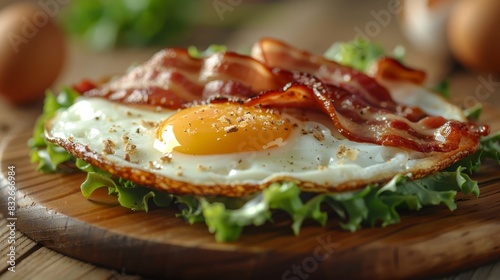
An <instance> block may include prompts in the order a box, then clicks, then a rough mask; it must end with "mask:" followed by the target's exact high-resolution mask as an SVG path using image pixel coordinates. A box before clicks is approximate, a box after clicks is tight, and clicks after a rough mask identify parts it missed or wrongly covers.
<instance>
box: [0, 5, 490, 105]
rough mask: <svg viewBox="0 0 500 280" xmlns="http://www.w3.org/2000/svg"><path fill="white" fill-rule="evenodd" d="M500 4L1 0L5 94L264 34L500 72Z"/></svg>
mask: <svg viewBox="0 0 500 280" xmlns="http://www.w3.org/2000/svg"><path fill="white" fill-rule="evenodd" d="M499 3H500V1H496V0H474V1H471V0H364V1H363V0H359V1H348V0H331V1H322V0H313V1H298V0H211V1H194V0H183V1H174V0H142V1H135V0H33V1H14V0H0V93H1V95H3V96H4V99H5V97H7V99H8V100H13V101H14V103H15V104H23V103H29V102H30V101H33V100H37V99H39V97H40V96H41V95H42V94H40V93H42V92H43V90H44V89H45V88H47V87H50V86H52V87H57V86H60V85H62V84H71V83H75V82H78V81H79V80H81V79H82V78H89V79H99V78H100V77H102V76H104V75H110V74H116V73H121V72H123V71H124V70H125V69H127V68H128V67H129V66H130V65H131V64H134V63H141V62H143V61H145V60H147V59H148V58H149V57H150V56H151V55H152V54H153V53H154V52H156V51H158V50H160V49H161V48H165V47H173V46H176V47H187V46H191V45H194V46H196V47H198V48H200V49H203V48H205V47H207V46H208V45H210V44H214V43H215V44H224V45H227V46H228V47H229V49H231V50H235V51H240V52H248V51H249V49H250V47H251V45H252V44H253V42H255V41H256V40H258V39H259V38H261V37H264V36H271V37H276V38H279V39H282V40H285V41H287V42H289V43H291V44H294V45H296V46H298V47H301V48H304V49H307V50H309V51H311V52H314V53H320V54H321V53H324V52H325V50H327V49H328V47H329V46H330V45H331V44H332V43H334V42H337V41H349V40H352V39H354V38H362V39H365V40H370V41H376V42H378V43H379V44H381V45H382V46H383V47H384V48H385V49H386V50H388V51H390V50H393V49H394V48H395V47H396V46H402V47H404V50H405V53H406V60H405V61H406V64H407V65H409V66H411V67H415V68H420V69H424V70H426V71H427V72H428V79H427V82H428V83H429V84H437V83H439V82H440V81H442V80H443V79H444V78H445V77H447V76H448V75H449V74H450V73H451V72H452V71H454V70H456V69H462V68H461V67H465V68H466V69H467V70H468V71H474V72H478V73H488V74H489V73H499V72H500V61H499V60H500V54H499V53H498V50H499V49H500V43H499V42H500V39H499V37H498V36H496V35H493V34H496V33H497V30H498V28H496V27H500V24H499V23H498V20H497V18H499V17H498V16H499V15H500V4H499ZM495 25H496V26H495ZM457 61H458V63H457ZM22 85H26V86H22ZM28 85H30V86H28ZM13 96H14V97H13Z"/></svg>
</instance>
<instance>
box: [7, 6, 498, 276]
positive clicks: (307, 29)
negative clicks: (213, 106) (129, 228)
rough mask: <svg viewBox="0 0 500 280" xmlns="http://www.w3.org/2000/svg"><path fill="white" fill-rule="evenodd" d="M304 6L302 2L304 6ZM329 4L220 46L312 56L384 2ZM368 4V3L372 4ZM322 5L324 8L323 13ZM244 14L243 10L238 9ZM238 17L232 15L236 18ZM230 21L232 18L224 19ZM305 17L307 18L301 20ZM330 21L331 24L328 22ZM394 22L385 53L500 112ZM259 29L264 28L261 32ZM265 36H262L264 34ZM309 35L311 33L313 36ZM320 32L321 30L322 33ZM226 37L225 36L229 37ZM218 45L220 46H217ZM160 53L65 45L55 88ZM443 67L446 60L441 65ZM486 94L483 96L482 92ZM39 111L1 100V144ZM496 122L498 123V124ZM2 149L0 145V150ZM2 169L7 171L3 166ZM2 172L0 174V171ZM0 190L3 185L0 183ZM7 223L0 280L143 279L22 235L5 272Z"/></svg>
mask: <svg viewBox="0 0 500 280" xmlns="http://www.w3.org/2000/svg"><path fill="white" fill-rule="evenodd" d="M303 2H306V1H303ZM333 2H338V3H337V6H336V7H335V8H337V9H334V7H331V6H328V5H333V4H324V3H322V2H321V3H320V2H318V5H311V4H310V3H311V2H310V1H307V3H308V4H307V5H306V4H304V3H301V2H299V1H294V2H293V3H291V4H289V5H287V6H286V7H280V9H281V10H280V16H279V17H278V19H277V18H276V17H275V16H273V15H272V14H269V15H261V18H259V20H256V21H255V22H253V23H249V24H247V25H246V26H244V27H242V28H240V29H238V31H237V32H234V31H231V33H230V34H226V35H227V36H225V37H224V42H223V43H227V44H228V45H229V46H231V47H232V48H234V49H241V48H244V47H245V46H247V47H248V46H249V45H251V43H252V42H253V41H255V40H256V39H257V38H259V37H261V36H275V37H278V38H282V39H286V40H287V41H289V42H290V43H293V44H296V45H298V46H300V47H303V48H306V49H309V50H311V51H314V52H321V51H323V50H324V49H325V48H326V47H328V45H329V44H330V43H331V42H333V41H336V40H348V39H350V38H352V37H353V36H354V35H355V30H356V29H355V28H356V27H358V26H359V27H360V28H363V27H364V26H365V24H366V23H369V22H371V21H373V16H372V14H371V13H370V12H371V11H379V10H380V9H383V7H384V3H386V2H387V1H374V3H370V4H367V6H366V7H364V8H362V9H360V8H358V9H356V10H350V12H349V13H347V12H345V11H346V10H345V9H346V7H347V5H348V4H347V1H333ZM370 2H372V1H370ZM324 5H327V7H325V6H324ZM241 9H243V8H241ZM304 10H308V13H310V14H313V15H315V16H309V17H308V18H307V23H304V21H303V20H297V18H295V17H293V18H290V17H287V16H281V15H286V14H293V15H298V14H301V15H302V14H303V11H304ZM235 13H236V12H235ZM228 16H230V15H228ZM304 16H307V15H304ZM326 19H330V20H331V22H326ZM396 21H397V19H395V18H393V19H392V22H391V23H390V24H389V25H388V26H384V28H381V31H380V32H379V34H377V36H374V37H373V39H374V40H377V41H381V42H382V43H383V45H384V46H386V47H393V46H395V45H396V44H402V45H404V46H405V47H406V48H407V50H408V60H407V61H408V63H409V64H410V65H413V66H417V67H420V68H425V69H426V70H427V71H429V72H430V73H431V75H430V78H429V80H430V81H431V82H432V81H437V80H439V79H441V78H442V77H444V76H446V75H449V77H450V78H449V81H450V84H451V90H452V93H453V94H454V95H453V100H454V101H455V102H456V103H457V104H464V103H469V102H471V101H472V100H476V101H479V102H481V103H487V104H489V105H491V106H497V107H499V109H500V87H499V86H498V83H497V84H495V86H493V87H492V90H491V91H488V92H487V94H478V87H480V86H481V85H482V84H484V81H488V80H493V81H497V80H499V81H500V78H498V77H496V78H495V77H493V76H490V75H488V74H477V73H470V72H467V71H464V70H461V69H457V68H455V70H453V71H451V72H449V71H450V69H451V68H452V67H451V66H450V65H451V64H443V63H430V62H432V61H433V59H434V58H432V56H429V55H423V54H421V53H419V52H418V51H416V50H415V49H414V48H412V47H411V45H409V43H408V42H407V41H406V40H405V38H404V37H403V36H402V35H401V33H400V32H399V29H398V27H397V24H396ZM326 23H328V24H336V26H337V27H338V28H326V29H324V30H325V32H326V33H327V34H323V33H322V34H320V32H316V31H315V29H314V28H316V27H324V26H325V24H326ZM263 26H266V27H267V28H265V30H264V29H263ZM263 30H264V31H263ZM311 30H313V32H311ZM322 30H323V29H322ZM228 32H229V31H228ZM219 43H220V42H219ZM156 50H158V48H156V49H155V48H149V49H140V50H115V51H112V52H108V53H100V54H96V53H91V52H89V51H87V50H85V49H83V48H82V47H81V46H79V45H77V44H75V43H71V42H70V43H68V54H67V63H66V67H65V69H64V71H63V73H62V74H61V77H60V78H59V80H58V81H57V82H56V83H55V85H54V87H55V88H57V87H59V86H60V85H65V84H69V83H72V82H75V81H78V80H80V79H81V78H91V79H92V78H95V79H97V78H99V77H101V76H102V75H109V74H114V73H120V72H122V71H123V70H124V69H126V68H127V67H128V66H129V65H130V64H132V63H138V62H142V61H145V60H147V59H148V58H149V57H150V56H151V55H152V54H153V53H154V52H155V51H156ZM443 61H446V59H443ZM483 93H484V92H483ZM40 110H41V104H34V105H32V106H28V107H22V108H19V107H18V108H15V107H13V106H11V105H9V104H7V103H6V102H5V101H4V100H1V99H0V143H4V142H5V139H6V138H8V137H10V136H12V135H14V134H15V133H16V131H22V130H23V129H26V128H27V127H31V126H32V125H33V121H34V119H35V118H36V116H37V115H39V113H40ZM499 121H500V120H499ZM1 149H2V144H0V150H1ZM2 168H6V167H4V166H2ZM2 171H3V170H2ZM1 180H2V181H1V184H2V185H4V184H6V183H7V182H6V181H5V179H4V178H1ZM6 225H7V220H6V219H5V218H4V217H2V220H1V222H0V249H1V251H0V260H1V261H0V269H1V271H0V280H4V279H145V278H144V277H142V276H140V275H130V274H127V272H126V271H118V270H110V269H106V268H101V267H97V266H95V265H92V264H90V263H84V262H81V261H79V260H76V259H72V258H70V257H67V256H64V255H62V254H59V253H57V252H54V251H52V250H50V249H48V248H46V247H43V246H42V245H40V244H37V243H36V242H34V241H32V240H30V239H29V238H28V237H26V236H25V235H23V233H22V232H19V231H17V232H16V272H15V273H12V272H9V271H7V267H8V263H7V262H6V260H7V256H6V254H7V253H8V244H7V237H8V234H9V228H8V227H7V226H6ZM499 278H500V256H499V262H497V263H491V264H486V265H484V266H481V267H478V268H476V269H473V270H470V271H457V272H456V274H454V275H450V276H449V277H447V279H499Z"/></svg>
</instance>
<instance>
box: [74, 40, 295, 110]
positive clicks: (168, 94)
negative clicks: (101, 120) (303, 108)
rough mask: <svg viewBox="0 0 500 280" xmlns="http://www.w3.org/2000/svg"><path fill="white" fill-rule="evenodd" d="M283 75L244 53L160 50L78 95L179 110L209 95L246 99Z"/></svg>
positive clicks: (280, 81)
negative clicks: (195, 53)
mask: <svg viewBox="0 0 500 280" xmlns="http://www.w3.org/2000/svg"><path fill="white" fill-rule="evenodd" d="M287 78H288V76H284V75H280V74H278V73H273V72H272V70H271V69H270V68H268V67H267V66H265V65H263V64H262V63H260V62H259V61H257V60H255V59H253V58H251V57H249V56H244V55H240V54H236V53H232V52H225V53H216V54H213V55H211V56H209V57H206V58H204V59H197V58H193V57H191V56H189V54H188V52H187V51H186V50H184V49H165V50H163V51H160V52H159V53H157V54H156V55H154V56H153V58H152V59H151V60H149V61H147V62H146V63H144V64H142V65H139V66H137V67H135V68H133V69H132V70H131V71H130V72H128V73H127V74H125V75H124V76H122V77H118V78H116V79H114V80H112V81H110V82H109V83H107V84H104V85H103V86H101V87H98V88H92V89H90V90H88V91H85V92H84V93H83V95H85V96H94V97H95V96H98V97H105V98H107V99H109V100H112V101H117V102H122V103H132V104H149V105H156V106H163V107H166V108H170V109H178V108H181V107H183V106H185V105H186V104H189V103H191V102H194V101H200V100H207V99H211V98H214V97H221V96H222V97H232V98H235V97H236V98H244V99H246V98H248V97H251V96H255V95H257V94H258V93H259V92H261V91H263V90H268V89H275V88H280V87H282V86H283V85H284V84H286V83H287V82H289V80H288V79H287Z"/></svg>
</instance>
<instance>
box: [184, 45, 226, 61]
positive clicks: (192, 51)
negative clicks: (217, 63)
mask: <svg viewBox="0 0 500 280" xmlns="http://www.w3.org/2000/svg"><path fill="white" fill-rule="evenodd" d="M187 50H188V54H189V55H190V56H191V57H194V58H203V57H206V56H209V55H212V54H214V53H218V52H225V51H227V47H226V46H224V45H215V44H212V45H210V46H208V48H207V49H206V50H203V51H202V50H199V49H198V48H196V47H195V46H189V47H188V49H187Z"/></svg>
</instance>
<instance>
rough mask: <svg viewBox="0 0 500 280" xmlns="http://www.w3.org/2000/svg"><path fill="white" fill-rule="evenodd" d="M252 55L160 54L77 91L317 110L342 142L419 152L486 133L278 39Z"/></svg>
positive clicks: (449, 147) (133, 99)
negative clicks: (399, 98) (403, 101)
mask: <svg viewBox="0 0 500 280" xmlns="http://www.w3.org/2000/svg"><path fill="white" fill-rule="evenodd" d="M252 54H253V57H250V56H244V55H239V54H236V53H232V52H225V53H217V54H213V55H211V56H208V57H206V58H203V59H197V58H192V57H190V56H189V54H188V53H187V51H186V50H183V49H166V50H163V51H161V52H159V53H158V54H156V55H155V56H154V57H153V58H152V59H151V60H150V61H148V62H146V63H144V64H142V65H140V66H138V67H135V68H134V69H133V70H132V71H130V72H129V73H127V74H126V75H124V76H122V77H119V78H117V79H115V80H112V81H111V82H109V83H108V84H104V85H102V86H101V87H96V88H92V86H89V85H87V84H84V85H81V86H80V88H82V89H88V88H90V90H88V91H86V92H85V93H84V95H86V96H100V97H105V98H108V99H110V100H112V101H117V102H123V103H132V104H150V105H156V106H158V105H159V106H164V107H168V108H171V109H178V108H182V107H186V106H189V105H190V104H192V103H193V102H196V101H211V100H214V101H213V102H220V99H221V97H222V98H226V99H228V100H235V99H236V100H238V101H239V102H242V100H246V101H244V102H242V103H243V105H244V106H254V105H261V106H270V107H296V108H304V109H310V110H319V111H322V112H323V113H325V114H327V115H328V116H329V117H330V118H331V119H332V121H333V123H334V125H335V126H336V127H337V129H338V131H339V132H340V133H341V134H342V135H343V136H345V137H346V138H347V139H349V140H352V141H358V142H368V143H374V144H379V145H386V146H396V147H406V148H409V149H413V150H416V151H420V152H449V151H453V150H456V149H458V147H459V144H460V141H461V138H462V137H463V136H466V137H469V138H471V139H475V140H476V141H478V139H479V137H480V136H481V135H486V134H487V128H486V127H476V126H474V125H470V124H466V123H462V122H458V121H448V120H446V119H444V118H442V117H438V116H428V115H426V114H425V113H424V112H423V111H422V110H421V109H419V108H416V107H408V106H404V105H400V104H397V103H396V102H394V100H393V99H392V98H391V95H390V93H389V91H388V90H387V89H386V88H385V87H383V86H382V85H380V84H379V83H378V82H377V81H376V80H375V79H374V78H372V77H370V76H368V75H366V74H364V73H360V72H358V71H355V70H353V69H352V68H349V67H346V66H342V65H339V64H337V63H336V62H333V61H330V60H327V59H325V58H323V57H321V56H316V55H313V54H310V53H308V52H306V51H302V50H299V49H295V48H293V47H291V46H288V45H285V44H284V43H282V42H279V41H275V40H270V39H267V40H262V41H260V42H258V43H257V44H256V45H255V46H254V48H253V51H252ZM384 63H385V64H384ZM391 63H392V62H390V61H386V62H383V63H381V64H380V65H382V66H383V67H385V66H387V67H386V69H391V71H392V70H393V69H397V67H399V66H398V65H399V64H391ZM384 65H385V66H384ZM383 67H382V68H383ZM382 68H380V69H382ZM380 73H385V74H386V75H389V74H387V73H390V71H388V70H381V72H380ZM412 73H413V72H411V69H409V70H408V71H406V72H405V73H404V74H403V75H401V76H397V75H392V76H390V75H389V76H390V77H391V78H394V79H402V80H405V81H411V82H415V83H416V82H419V81H420V80H419V79H418V78H414V77H416V76H415V75H413V74H412Z"/></svg>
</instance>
